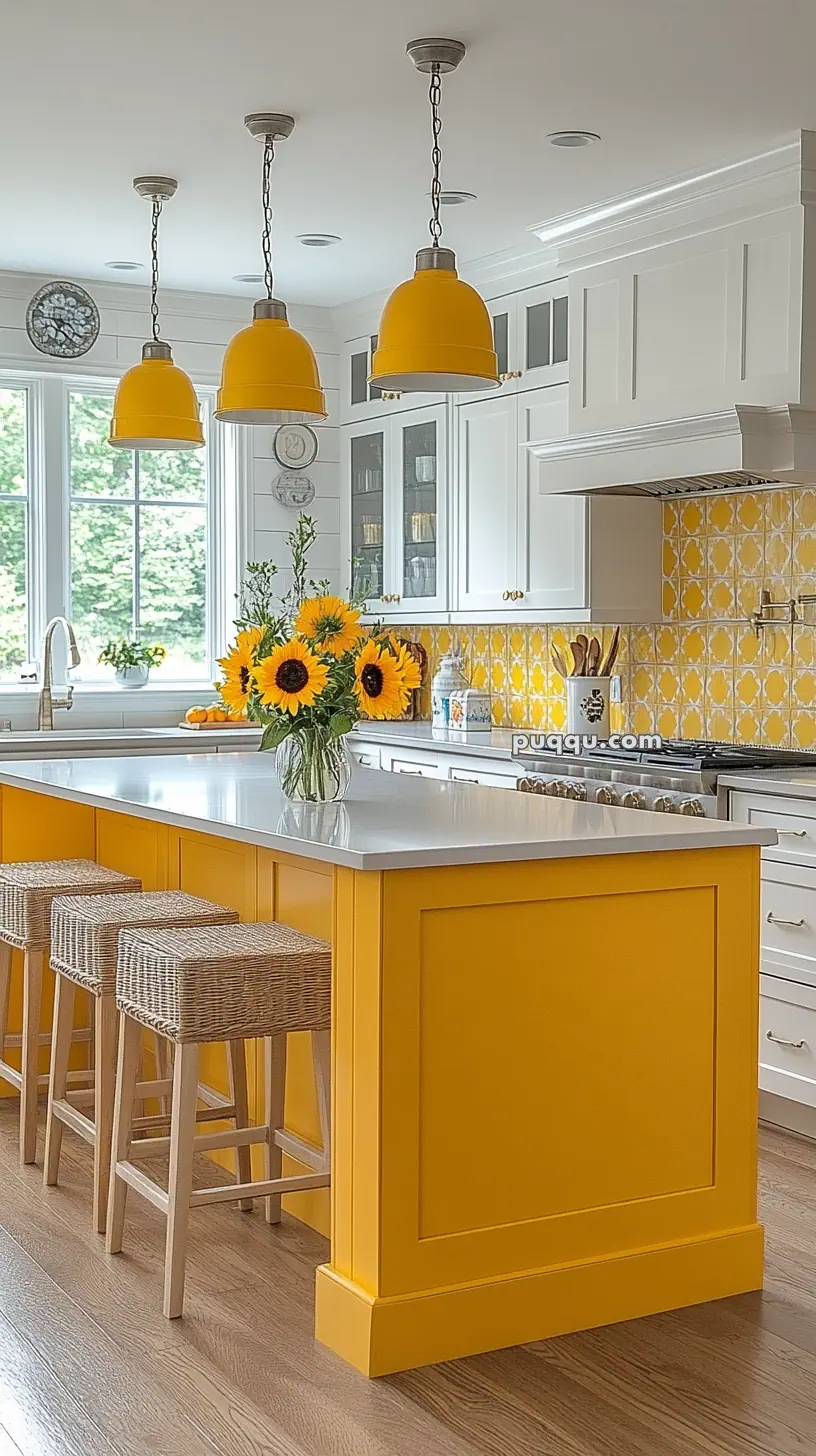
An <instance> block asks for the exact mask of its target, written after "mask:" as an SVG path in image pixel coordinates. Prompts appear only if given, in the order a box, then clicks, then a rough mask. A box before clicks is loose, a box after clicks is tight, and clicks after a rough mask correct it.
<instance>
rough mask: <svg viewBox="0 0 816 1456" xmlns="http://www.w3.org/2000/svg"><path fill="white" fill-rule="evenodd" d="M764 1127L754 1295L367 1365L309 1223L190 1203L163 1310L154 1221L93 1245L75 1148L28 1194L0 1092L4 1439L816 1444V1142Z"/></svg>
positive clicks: (779, 1451) (128, 1443)
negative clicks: (334, 1296) (481, 1350)
mask: <svg viewBox="0 0 816 1456" xmlns="http://www.w3.org/2000/svg"><path fill="white" fill-rule="evenodd" d="M760 1138H761V1147H762V1215H763V1218H764V1220H765V1223H766V1228H767V1237H768V1250H767V1253H768V1257H767V1287H766V1290H765V1293H764V1294H763V1295H747V1296H744V1297H742V1298H740V1299H731V1300H725V1301H722V1302H720V1303H716V1304H710V1305H701V1306H698V1307H696V1308H694V1309H688V1310H682V1311H679V1312H678V1313H676V1314H670V1315H660V1316H657V1317H655V1318H653V1319H649V1320H640V1321H636V1322H633V1323H631V1324H626V1325H617V1326H614V1327H612V1328H609V1329H605V1330H594V1331H590V1332H588V1333H586V1334H579V1335H570V1336H568V1337H565V1338H563V1339H559V1340H552V1341H549V1342H543V1343H540V1344H535V1345H527V1346H525V1347H523V1348H520V1349H515V1350H505V1351H501V1352H499V1353H497V1354H493V1355H483V1356H479V1357H478V1358H475V1359H470V1360H462V1361H459V1362H456V1363H452V1364H449V1365H443V1366H436V1367H432V1368H429V1369H425V1370H419V1371H414V1372H411V1373H409V1374H405V1375H399V1376H392V1377H390V1378H388V1379H385V1380H380V1381H371V1382H369V1381H366V1380H364V1379H363V1378H362V1377H361V1376H359V1375H357V1374H356V1373H355V1372H354V1371H352V1370H350V1369H348V1368H347V1367H346V1366H344V1365H343V1364H342V1363H341V1362H340V1361H339V1360H337V1359H336V1358H335V1357H334V1356H333V1355H331V1354H330V1353H329V1351H327V1350H325V1349H323V1348H322V1347H321V1346H320V1345H318V1344H316V1342H315V1341H314V1338H313V1336H312V1285H313V1271H314V1266H315V1265H316V1264H317V1263H318V1262H320V1261H321V1260H323V1259H324V1258H325V1254H326V1246H325V1243H324V1241H323V1240H322V1239H321V1238H320V1237H319V1236H318V1235H316V1234H313V1233H311V1231H310V1230H308V1229H304V1228H303V1227H302V1225H300V1224H297V1223H295V1222H294V1221H293V1220H287V1219H286V1218H285V1217H284V1221H283V1222H282V1223H281V1225H280V1226H279V1227H277V1228H275V1229H269V1228H268V1227H267V1226H266V1225H265V1223H264V1222H263V1219H262V1217H261V1214H260V1210H258V1211H257V1212H256V1213H255V1214H254V1215H252V1216H247V1215H243V1214H240V1213H238V1212H237V1211H236V1210H235V1208H234V1207H226V1206H224V1207H218V1206H215V1207H212V1208H208V1209H207V1210H205V1211H202V1212H200V1213H197V1214H196V1215H194V1217H193V1220H192V1224H191V1249H190V1256H189V1265H188V1295H187V1316H186V1318H185V1319H184V1320H182V1321H176V1322H175V1323H173V1324H169V1323H167V1322H166V1321H165V1320H164V1319H163V1318H162V1316H161V1253H162V1236H163V1221H162V1220H161V1219H160V1218H159V1217H158V1215H156V1214H155V1213H154V1211H153V1210H152V1209H150V1208H148V1207H147V1205H146V1204H144V1203H142V1202H141V1200H137V1199H135V1198H131V1200H130V1204H129V1209H128V1223H127V1230H126V1244H125V1249H126V1252H125V1254H124V1255H123V1256H122V1257H121V1258H119V1259H116V1260H109V1259H106V1257H105V1255H104V1252H103V1248H102V1242H101V1240H100V1239H99V1237H98V1236H97V1235H96V1234H94V1233H93V1232H92V1231H91V1218H90V1207H91V1204H90V1199H91V1161H92V1160H91V1158H90V1157H89V1155H88V1154H89V1150H88V1149H87V1148H86V1147H85V1146H84V1144H80V1143H79V1142H78V1141H77V1140H76V1139H74V1138H72V1137H70V1136H66V1138H65V1142H64V1152H63V1183H62V1187H61V1188H59V1189H48V1190H44V1189H43V1187H42V1173H41V1169H40V1168H39V1167H34V1168H30V1167H29V1168H22V1167H20V1166H19V1164H18V1161H17V1142H16V1139H17V1107H16V1103H14V1102H12V1101H7V1100H3V1101H2V1102H0V1188H2V1193H0V1456H147V1453H157V1456H814V1453H816V1148H814V1147H812V1146H811V1145H809V1144H807V1143H804V1142H800V1141H798V1140H796V1139H794V1138H792V1137H787V1136H784V1135H782V1134H780V1133H776V1132H773V1131H770V1130H767V1129H763V1130H762V1131H761V1135H760ZM202 1167H205V1165H202ZM204 1176H205V1177H206V1176H207V1172H206V1169H205V1174H204ZM215 1176H217V1175H215Z"/></svg>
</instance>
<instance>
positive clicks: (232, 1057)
mask: <svg viewBox="0 0 816 1456" xmlns="http://www.w3.org/2000/svg"><path fill="white" fill-rule="evenodd" d="M228 1051H229V1088H230V1102H234V1103H235V1126H236V1128H238V1127H249V1095H248V1093H247V1072H246V1048H245V1045H244V1043H243V1042H242V1041H231V1042H230V1044H229V1048H228ZM235 1181H236V1183H251V1182H252V1149H251V1148H249V1147H243V1148H241V1147H239V1148H236V1149H235ZM254 1206H255V1205H254V1202H253V1200H252V1199H251V1198H242V1199H240V1200H239V1203H238V1207H239V1208H240V1210H241V1212H242V1213H251V1212H252V1210H253V1208H254Z"/></svg>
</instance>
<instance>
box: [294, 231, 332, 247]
mask: <svg viewBox="0 0 816 1456" xmlns="http://www.w3.org/2000/svg"><path fill="white" fill-rule="evenodd" d="M342 241H343V239H342V238H339V237H338V236H337V233H298V242H299V243H302V244H303V246H304V248H333V247H334V245H335V243H342Z"/></svg>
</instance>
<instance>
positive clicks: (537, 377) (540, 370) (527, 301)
mask: <svg viewBox="0 0 816 1456" xmlns="http://www.w3.org/2000/svg"><path fill="white" fill-rule="evenodd" d="M567 286H568V285H567V280H566V278H560V279H556V280H555V282H553V283H543V284H542V285H541V287H540V288H527V289H525V290H524V292H523V293H520V294H518V295H517V299H518V302H517V307H518V310H519V321H518V336H519V345H520V347H519V356H520V358H519V359H518V360H517V362H515V363H511V365H510V368H511V369H520V370H521V377H520V379H519V380H518V381H517V386H516V387H517V388H518V389H519V390H525V389H534V388H536V387H537V386H539V385H550V384H562V383H566V381H567V377H568V375H567V316H568V309H569V304H568V300H567Z"/></svg>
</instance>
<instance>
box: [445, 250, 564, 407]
mask: <svg viewBox="0 0 816 1456" xmlns="http://www.w3.org/2000/svg"><path fill="white" fill-rule="evenodd" d="M567 292H568V280H567V279H566V278H558V279H556V280H555V281H554V282H551V283H542V284H541V285H540V286H539V287H537V288H527V289H524V291H523V292H520V293H508V294H506V295H504V296H503V297H501V298H490V299H488V300H487V311H488V313H489V314H490V317H491V320H492V322H493V346H494V348H495V350H496V357H497V359H498V365H499V378H500V380H501V386H500V388H499V389H498V390H496V389H489V390H483V391H475V392H474V393H472V394H471V393H466V394H465V393H463V394H459V395H457V402H458V403H459V404H469V403H472V402H473V401H474V400H478V399H490V398H491V397H494V396H496V395H498V394H502V395H505V394H516V393H517V392H518V391H519V390H525V389H538V388H540V386H541V385H550V384H564V383H566V381H567V370H568V367H569V366H568V345H569V338H568V335H569V322H568V321H569V300H568V297H567Z"/></svg>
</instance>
